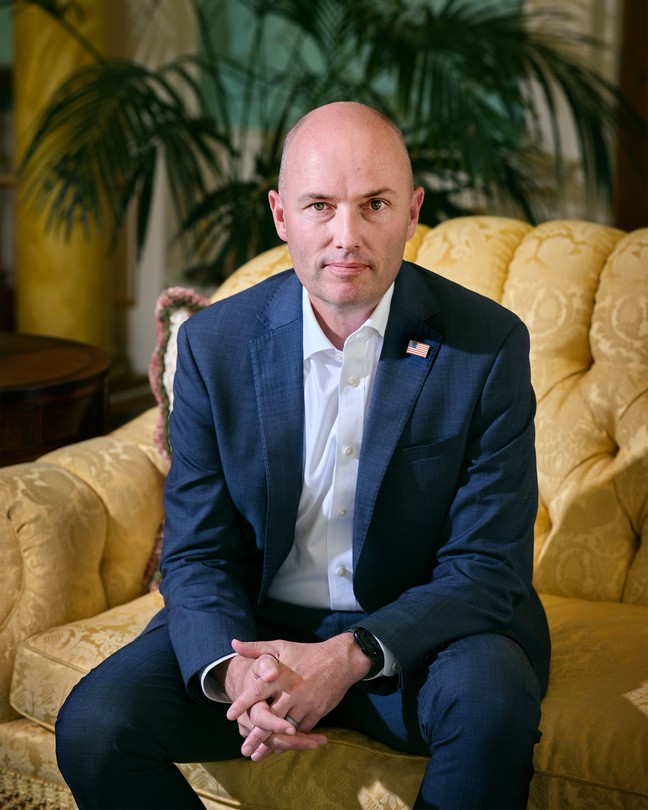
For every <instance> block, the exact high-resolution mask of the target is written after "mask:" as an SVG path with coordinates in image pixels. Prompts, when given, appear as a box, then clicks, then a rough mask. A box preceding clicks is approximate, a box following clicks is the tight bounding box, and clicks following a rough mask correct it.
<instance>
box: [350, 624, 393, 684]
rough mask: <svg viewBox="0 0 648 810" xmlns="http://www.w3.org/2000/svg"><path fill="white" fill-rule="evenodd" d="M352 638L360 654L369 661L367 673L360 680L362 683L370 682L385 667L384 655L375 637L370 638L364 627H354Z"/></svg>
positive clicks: (370, 635)
mask: <svg viewBox="0 0 648 810" xmlns="http://www.w3.org/2000/svg"><path fill="white" fill-rule="evenodd" d="M353 638H354V639H355V642H356V644H357V645H358V647H360V649H361V650H362V652H363V653H364V654H365V655H366V656H367V658H368V659H369V660H370V661H371V667H370V668H369V672H368V674H367V675H366V676H365V677H364V678H363V679H362V680H363V681H370V680H372V678H375V677H376V675H378V674H380V673H381V672H382V670H383V667H384V666H385V654H384V653H383V650H382V647H381V646H380V644H379V643H378V641H377V640H376V638H375V636H372V634H371V633H370V632H369V631H368V630H366V629H365V628H364V627H354V628H353Z"/></svg>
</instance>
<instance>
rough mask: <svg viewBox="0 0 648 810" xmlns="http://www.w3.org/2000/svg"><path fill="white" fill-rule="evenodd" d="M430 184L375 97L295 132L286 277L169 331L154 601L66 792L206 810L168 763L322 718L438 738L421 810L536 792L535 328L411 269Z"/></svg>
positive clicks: (543, 681) (89, 702)
mask: <svg viewBox="0 0 648 810" xmlns="http://www.w3.org/2000/svg"><path fill="white" fill-rule="evenodd" d="M422 202H423V190H422V189H421V188H415V187H414V184H413V178H412V169H411V164H410V160H409V157H408V154H407V149H406V147H405V144H404V141H403V137H402V135H401V133H400V131H399V130H398V128H397V127H396V126H395V125H394V124H393V123H392V122H391V121H389V120H387V119H386V118H385V117H384V116H382V115H381V114H380V113H378V112H377V111H375V110H372V109H370V108H368V107H365V106H362V105H360V104H355V103H351V102H340V103H335V104H330V105H327V106H325V107H321V108H318V109H316V110H314V111H312V112H311V113H309V114H308V115H307V116H305V117H304V118H303V119H301V121H299V122H298V123H297V124H296V125H295V127H293V129H292V130H291V132H290V133H289V134H288V136H287V138H286V142H285V146H284V154H283V159H282V166H281V173H280V178H279V185H278V190H277V191H271V192H270V195H269V203H270V207H271V209H272V214H273V217H274V222H275V226H276V229H277V233H278V234H279V236H280V237H281V238H282V239H284V240H285V241H286V242H287V243H288V246H289V249H290V255H291V260H292V263H293V265H294V269H293V270H290V271H287V272H285V273H281V274H279V275H276V276H273V277H272V278H270V279H268V280H266V281H264V282H263V283H261V284H258V285H256V286H255V287H254V288H252V289H250V290H247V291H245V292H242V293H240V294H238V295H235V296H233V297H231V298H228V299H226V300H224V301H221V302H219V303H217V304H214V305H213V306H211V307H209V308H207V309H206V310H204V311H203V312H201V313H198V314H196V315H195V316H193V317H192V318H191V319H190V320H189V321H188V322H187V323H186V324H185V325H184V326H183V327H182V329H181V331H180V334H179V337H178V370H177V373H176V378H175V385H174V409H173V414H172V417H171V444H172V463H171V469H170V472H169V476H168V479H167V484H166V489H165V515H166V518H165V521H166V522H165V540H164V550H163V559H162V574H163V580H162V592H163V595H164V600H165V607H164V609H163V610H162V612H161V613H160V614H158V616H156V617H155V619H154V620H153V621H152V622H151V624H150V625H149V627H148V628H147V630H146V631H145V632H144V633H143V634H142V635H141V636H140V637H139V638H138V639H136V640H135V641H134V642H133V643H132V644H130V645H128V646H127V647H125V648H124V649H122V650H120V651H119V652H118V653H116V654H115V655H113V656H111V657H110V658H109V659H108V660H107V661H105V662H104V663H103V664H102V665H100V666H99V667H98V668H97V669H96V670H94V671H93V672H92V673H90V675H89V676H87V677H86V678H85V679H84V680H83V681H81V683H80V684H79V685H78V686H77V687H76V689H75V690H74V691H73V692H72V694H71V696H70V698H69V699H68V701H67V702H66V704H65V706H64V707H63V709H62V710H61V713H60V716H59V720H58V723H57V728H56V732H57V754H58V760H59V765H60V768H61V771H62V773H63V775H64V777H65V778H66V780H67V782H68V784H69V785H70V787H71V789H72V792H73V794H74V797H75V799H76V801H77V803H78V805H79V807H81V808H100V807H106V808H122V807H124V808H126V807H128V808H144V807H154V808H157V809H158V810H159V809H160V808H181V807H182V808H193V807H202V804H201V802H200V800H199V799H198V797H197V796H196V795H195V793H194V792H193V791H192V789H191V787H190V786H189V785H188V783H187V782H186V781H185V779H184V778H183V776H182V775H181V774H180V772H179V771H178V770H177V768H176V767H175V765H174V764H173V763H174V762H199V761H215V760H220V759H227V758H232V757H235V756H241V755H242V756H246V757H250V758H251V759H252V760H255V761H257V760H261V759H264V758H266V757H269V756H272V755H273V754H275V753H279V752H282V751H287V750H297V751H307V750H309V749H313V748H316V747H318V746H321V745H326V742H327V741H326V737H325V736H323V735H322V734H320V733H319V732H318V727H320V726H322V725H328V726H336V725H337V726H343V727H348V728H352V729H356V730H358V731H361V732H364V733H365V734H368V735H370V736H372V737H374V738H375V739H377V740H380V741H382V742H384V743H386V744H388V745H391V746H392V747H394V748H397V749H400V750H402V751H406V752H411V753H416V754H421V755H426V756H429V757H430V759H429V764H428V767H427V770H426V773H425V776H424V779H423V782H422V784H421V787H420V791H419V794H418V797H417V799H416V803H415V807H417V808H431V807H434V808H447V809H448V810H450V808H452V809H453V810H456V808H471V810H475V808H497V810H503V809H504V808H522V807H524V806H525V805H526V801H527V795H528V787H529V782H530V779H531V777H532V774H533V765H532V758H533V747H534V744H535V743H536V742H537V740H538V739H539V732H538V724H539V717H540V700H541V697H542V695H543V693H544V690H545V689H546V685H547V678H548V667H549V638H548V631H547V625H546V620H545V616H544V613H543V610H542V607H541V604H540V602H539V600H538V597H537V595H536V594H535V592H534V590H533V588H532V586H531V574H532V543H533V524H534V520H535V514H536V507H537V484H536V471H535V456H534V433H533V418H534V410H535V400H534V396H533V391H532V388H531V384H530V379H529V362H528V334H527V331H526V329H525V327H524V325H523V324H522V323H521V322H520V320H519V319H518V318H517V317H516V316H515V315H513V314H512V313H511V312H509V311H507V310H505V309H503V308H502V307H500V306H498V305H497V304H495V303H494V302H492V301H489V300H487V299H485V298H483V297H481V296H478V295H476V294H474V293H471V292H469V291H467V290H465V289H464V288H462V287H460V286H458V285H456V284H454V283H452V282H449V281H447V280H444V279H442V278H441V277H439V276H436V275H435V274H433V273H430V272H429V271H427V270H424V269H422V268H419V267H417V266H415V265H412V264H409V263H407V262H403V260H402V256H403V251H404V246H405V243H406V241H407V240H408V239H409V238H410V237H411V236H412V234H413V233H414V230H415V228H416V225H417V222H418V216H419V211H420V208H421V204H422ZM313 778H317V776H316V774H314V775H313ZM354 803H355V799H354V798H353V797H349V808H351V807H353V806H355V804H354Z"/></svg>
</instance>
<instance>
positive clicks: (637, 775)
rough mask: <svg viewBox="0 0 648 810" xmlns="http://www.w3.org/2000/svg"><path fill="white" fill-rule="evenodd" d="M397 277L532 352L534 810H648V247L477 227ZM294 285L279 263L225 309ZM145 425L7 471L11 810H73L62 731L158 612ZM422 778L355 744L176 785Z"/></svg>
mask: <svg viewBox="0 0 648 810" xmlns="http://www.w3.org/2000/svg"><path fill="white" fill-rule="evenodd" d="M406 258H408V259H411V260H414V261H417V262H418V263H419V264H422V265H424V266H426V267H429V268H434V270H435V271H436V272H438V273H441V274H442V275H445V276H448V277H451V278H453V279H456V280H458V281H459V282H461V283H463V284H465V285H466V286H468V287H471V288H473V289H475V290H478V291H479V292H481V293H483V294H485V295H488V296H490V297H492V298H495V299H497V300H498V301H501V302H502V303H503V304H505V305H506V306H508V307H509V308H511V309H513V310H515V311H516V312H517V313H518V314H519V315H520V316H521V317H522V318H523V319H524V321H525V322H526V323H527V325H528V327H529V330H530V333H531V346H532V349H531V350H532V369H533V380H534V385H535V389H536V393H537V397H538V415H537V448H538V472H539V481H540V496H541V503H540V509H539V513H538V518H537V523H536V569H535V581H536V585H537V587H538V590H539V591H540V592H541V594H542V599H543V601H544V604H545V606H546V609H547V614H548V618H549V623H550V626H551V633H552V640H553V660H552V668H551V681H550V686H549V691H548V694H547V696H546V698H545V700H544V702H543V718H542V731H543V738H542V741H541V743H540V744H539V745H538V747H537V749H536V755H535V765H536V775H535V777H534V779H533V782H532V786H531V795H530V801H529V807H531V808H535V809H537V810H547V809H548V808H551V809H552V810H553V809H554V808H555V809H556V810H558V809H560V810H564V809H565V808H574V810H581V808H588V809H589V810H596V808H606V810H609V809H610V808H632V809H633V810H638V809H639V808H646V807H648V229H644V230H640V231H635V232H633V233H631V234H624V233H622V232H620V231H618V230H614V229H612V228H608V227H603V226H599V225H595V224H592V223H586V222H577V221H556V222H549V223H545V224H543V225H541V226H539V227H531V226H529V225H528V224H525V223H522V222H518V221H516V220H510V219H500V218H494V217H468V218H462V219H456V220H453V221H450V222H446V223H444V224H443V225H440V226H438V227H436V228H434V229H428V228H425V227H419V229H418V231H417V233H416V234H415V236H414V237H413V239H412V240H411V241H410V243H408V246H407V253H406ZM289 265H290V259H289V257H288V253H287V250H286V249H285V248H283V247H280V248H277V249H275V250H272V251H269V252H268V253H266V254H263V255H262V256H259V257H257V258H256V259H255V260H253V261H252V262H250V263H249V264H248V265H246V266H245V267H244V268H242V269H241V270H239V271H238V273H236V274H234V276H232V277H231V278H230V279H229V280H228V281H227V282H226V283H225V284H224V285H223V286H222V287H221V288H220V289H219V290H218V293H217V295H216V296H215V298H219V297H223V296H225V295H229V294H231V293H232V292H234V291H236V290H238V289H241V288H243V287H245V286H248V285H249V284H252V283H254V282H256V281H258V280H259V279H261V278H263V277H266V276H267V275H269V274H271V273H274V272H277V271H279V270H281V269H283V268H285V267H287V266H289ZM156 419H157V414H156V411H155V410H151V411H149V412H147V413H146V414H144V415H142V416H140V417H138V418H137V419H135V420H134V421H132V422H131V423H129V424H127V425H125V426H124V427H122V428H119V429H118V430H116V431H115V432H113V433H111V434H110V435H109V436H105V437H101V438H97V439H92V440H90V441H86V442H82V443H80V444H77V445H73V446H69V447H64V448H62V449H60V450H56V451H55V452H52V453H49V454H48V455H46V456H44V457H42V458H41V459H39V460H38V461H36V462H33V463H30V464H22V465H16V466H13V467H6V468H4V469H2V470H0V532H1V534H0V806H1V807H3V808H19V807H20V808H36V807H38V808H41V807H49V808H57V810H58V809H59V808H66V807H73V806H74V804H73V802H72V799H71V797H70V795H69V793H68V792H67V789H66V788H65V786H64V784H63V782H62V780H61V777H60V775H59V773H58V770H57V768H56V761H55V755H54V735H53V733H52V729H53V725H54V721H55V718H56V714H57V711H58V709H59V707H60V706H61V703H62V701H63V700H64V698H65V696H66V695H67V693H68V692H69V690H70V689H71V688H72V686H73V685H74V683H76V682H77V681H78V679H79V678H80V677H81V676H82V675H83V673H85V672H86V671H87V670H88V669H89V668H90V667H92V666H93V665H95V664H96V663H97V662H99V661H100V660H101V659H102V658H103V657H104V656H106V655H108V654H109V653H110V652H111V651H112V650H115V649H116V648H118V647H119V646H120V645H122V644H124V643H125V642H126V641H127V640H129V639H130V638H132V637H133V636H134V635H135V634H136V633H137V632H138V631H139V630H140V629H141V628H142V627H143V626H144V625H145V624H146V622H147V620H148V619H149V617H150V616H151V615H152V614H153V613H154V611H155V610H156V609H157V608H158V607H159V605H160V596H159V594H158V593H156V592H152V593H146V594H145V595H144V596H142V595H141V594H142V591H143V585H142V583H143V577H144V571H145V569H146V566H147V561H148V559H149V555H150V553H151V549H152V547H153V545H154V542H155V538H156V534H157V532H158V528H159V525H160V521H161V519H162V488H163V483H164V476H165V472H166V469H167V467H166V460H165V458H164V456H163V455H161V454H160V453H159V452H158V450H157V449H156V446H155V444H154V441H153V433H154V427H155V424H156ZM424 767H425V760H424V759H422V758H420V757H413V756H406V755H402V754H399V753H397V752H395V751H390V750H388V749H386V748H385V747H384V746H381V745H377V744H375V743H373V742H371V741H369V740H367V739H366V738H363V737H362V736H361V735H359V734H354V733H350V732H348V731H344V732H343V731H339V730H334V731H332V732H331V733H330V743H329V745H328V746H326V747H325V748H323V749H320V750H318V751H315V752H309V753H306V754H300V755H293V754H285V755H283V756H281V757H273V758H270V759H269V760H267V761H264V762H262V763H256V764H255V763H251V762H248V761H243V760H241V761H238V760H237V761H233V762H228V763H222V764H217V763H216V764H203V765H200V764H196V765H192V766H190V767H185V766H183V770H185V771H186V773H187V775H188V777H189V779H190V780H191V781H192V783H193V784H194V786H195V787H196V789H197V791H198V792H199V794H200V796H201V797H202V798H203V801H204V802H205V804H206V805H207V806H208V807H210V808H221V809H222V808H248V810H264V809H268V810H269V809H270V808H275V809H277V808H281V809H282V810H288V809H289V808H290V809H292V810H303V809H304V808H306V807H308V808H312V809H313V810H324V808H326V809H327V810H329V809H332V808H342V809H343V810H353V809H354V808H364V809H365V810H378V808H385V809H387V808H389V810H397V808H408V807H410V806H411V803H412V801H413V798H414V796H415V795H416V792H417V784H418V780H419V779H420V776H421V774H422V771H423V769H424Z"/></svg>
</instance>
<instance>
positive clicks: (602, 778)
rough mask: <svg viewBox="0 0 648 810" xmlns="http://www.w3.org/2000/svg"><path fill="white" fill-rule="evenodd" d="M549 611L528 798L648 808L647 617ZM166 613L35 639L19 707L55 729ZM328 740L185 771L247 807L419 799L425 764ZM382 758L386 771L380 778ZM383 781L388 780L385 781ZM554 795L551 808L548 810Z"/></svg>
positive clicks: (24, 649)
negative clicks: (84, 689)
mask: <svg viewBox="0 0 648 810" xmlns="http://www.w3.org/2000/svg"><path fill="white" fill-rule="evenodd" d="M543 601H544V604H545V607H546V609H547V615H548V618H549V625H550V628H551V634H552V639H553V659H552V669H551V678H550V684H549V691H548V693H547V696H546V698H545V700H544V702H543V706H542V711H543V719H542V724H541V729H542V731H543V739H542V742H541V743H540V745H539V746H538V747H537V749H536V755H535V765H536V777H535V780H534V786H533V787H532V791H535V793H536V798H538V797H539V798H538V801H537V802H532V804H531V806H534V804H535V805H537V806H552V807H553V806H555V807H562V806H570V807H580V806H585V804H586V801H585V799H587V798H588V797H590V798H591V796H592V793H591V791H592V790H594V789H595V791H596V795H597V796H598V797H599V798H600V799H601V806H606V807H624V806H625V807H628V806H632V804H628V803H627V802H625V799H624V798H623V797H624V796H625V797H626V798H627V795H628V793H630V794H631V795H636V796H637V797H638V803H639V801H644V800H648V761H647V760H646V756H645V752H646V750H648V668H647V667H646V654H645V652H646V649H648V621H647V611H646V608H645V607H643V606H639V605H627V604H616V603H615V604H609V603H602V602H587V601H584V600H578V599H569V598H564V597H558V596H546V595H545V596H543ZM161 604H162V599H161V596H160V595H159V593H151V594H147V595H146V596H143V597H141V598H140V599H137V600H136V601H134V602H131V603H130V604H127V605H122V606H120V607H117V608H113V609H112V610H109V611H107V612H105V613H103V614H101V615H100V616H95V617H94V618H91V619H84V620H82V621H78V622H73V623H71V624H68V625H65V626H63V627H56V628H52V629H50V630H46V631H44V632H42V633H38V634H36V635H34V636H32V637H31V638H29V639H27V640H26V641H25V642H23V644H22V645H21V647H20V649H19V652H18V656H17V659H16V668H15V674H14V681H13V685H12V691H11V702H12V705H13V706H14V708H15V709H16V710H17V711H19V712H20V713H21V714H22V715H23V716H25V717H27V718H30V719H31V720H32V721H35V722H36V723H38V724H40V725H41V726H43V727H45V728H48V729H52V728H53V726H54V722H55V719H56V715H57V713H58V711H59V708H60V707H61V705H62V704H63V701H64V700H65V698H66V697H67V695H68V693H69V692H70V690H71V689H72V687H73V686H74V684H75V683H76V682H77V681H78V680H79V679H80V678H81V677H82V676H83V675H84V674H85V673H86V672H88V671H89V669H90V668H92V667H93V666H95V665H96V664H98V663H99V662H100V661H101V660H103V659H104V658H105V657H106V656H107V655H109V654H110V653H111V652H113V651H114V650H116V649H118V648H119V647H121V646H123V645H124V644H126V643H127V642H128V641H130V640H131V639H132V638H134V637H135V635H137V633H139V632H140V631H141V630H142V629H143V628H144V627H145V626H146V624H147V622H148V620H149V619H150V618H151V616H152V615H153V614H154V613H155V611H157V610H158V609H159V607H160V606H161ZM330 740H331V742H330V743H329V746H327V747H326V748H324V749H321V750H320V751H319V752H317V751H316V752H309V753H308V755H307V756H306V757H304V756H300V755H293V754H285V755H283V756H282V757H280V758H277V760H276V761H275V759H274V758H273V759H272V760H268V763H270V764H266V765H263V767H261V768H260V767H259V763H246V762H243V763H242V762H239V761H238V760H237V761H234V762H230V763H219V764H207V765H205V766H204V767H203V766H187V772H188V773H191V775H192V776H191V779H192V783H193V784H195V785H200V786H202V788H201V789H202V790H203V791H204V795H206V796H211V797H213V798H217V797H220V798H222V797H225V796H235V797H241V796H244V797H245V801H246V802H248V804H247V806H258V805H255V801H257V800H260V796H259V795H257V792H258V791H259V790H263V791H264V797H265V804H264V806H266V807H268V808H281V807H283V806H284V805H282V795H283V794H282V791H285V790H286V789H287V787H288V785H290V792H291V794H290V795H291V796H294V795H295V791H297V792H298V791H299V790H302V798H303V801H304V804H303V805H302V806H309V805H310V806H313V807H327V806H330V807H336V806H344V805H343V804H341V805H339V804H336V800H335V797H336V796H338V797H339V795H343V791H344V790H346V789H348V788H349V785H353V786H354V789H356V783H358V784H360V783H361V784H363V785H372V784H373V783H374V781H376V785H374V788H375V789H376V790H378V792H379V791H380V790H382V791H383V793H385V794H387V792H388V791H391V790H393V791H394V792H395V793H396V794H397V795H398V796H400V797H401V799H402V801H404V802H408V801H411V800H412V799H413V797H414V795H415V794H416V789H415V787H416V784H418V782H417V780H418V779H420V777H421V775H422V773H423V769H424V767H425V760H424V759H422V758H420V757H408V756H407V755H404V754H399V753H397V752H394V751H390V750H389V749H387V748H385V747H384V746H381V745H379V744H378V743H374V742H372V741H370V740H367V739H366V738H365V737H363V736H362V735H358V734H354V733H352V732H346V731H342V730H338V729H335V730H334V731H332V732H331V737H330ZM331 743H334V745H332V744H331ZM352 752H353V753H352ZM351 754H352V755H351ZM377 757H379V758H382V759H383V764H382V766H381V765H380V764H379V763H378V764H376V765H375V767H374V764H373V763H375V762H376V758H377ZM385 757H387V758H389V757H391V758H393V759H394V761H396V760H398V763H399V764H398V766H397V767H396V766H394V767H393V768H392V767H389V768H385V767H384V765H385V761H384V758H385ZM320 760H321V761H320ZM350 763H353V766H352V767H351V765H350ZM312 767H317V768H318V769H320V768H321V773H322V774H324V776H320V777H318V780H317V784H316V785H315V784H313V783H312V781H309V778H308V775H309V770H310V769H311V768H312ZM269 768H272V769H273V771H272V778H269V779H268V782H267V783H266V780H264V779H263V778H261V779H258V778H255V779H252V769H254V774H255V776H257V777H258V776H259V774H260V772H261V771H264V772H266V770H267V769H269ZM216 774H218V779H217V780H216ZM278 774H280V775H281V778H279V776H278ZM379 774H383V776H382V777H381V778H382V780H383V781H380V778H379ZM385 774H387V776H386V775H385ZM392 776H393V781H392ZM385 780H387V781H385ZM388 783H389V784H388ZM255 791H257V792H255ZM539 791H540V793H538V792H539ZM372 795H373V794H372ZM547 796H550V797H551V802H549V803H547V801H546V799H547ZM639 797H641V798H639ZM399 801H400V799H399ZM233 806H237V805H236V804H234V805H233ZM244 806H245V805H244ZM359 806H373V805H371V804H366V803H365V804H360V805H359ZM375 806H378V807H380V806H382V805H381V804H376V805H375ZM385 806H392V805H389V804H387V805H385ZM393 806H394V807H399V806H401V805H399V804H395V805H393ZM404 806H407V805H404Z"/></svg>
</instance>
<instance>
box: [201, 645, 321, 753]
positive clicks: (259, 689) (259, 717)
mask: <svg viewBox="0 0 648 810" xmlns="http://www.w3.org/2000/svg"><path fill="white" fill-rule="evenodd" d="M280 672H281V665H280V664H279V662H278V661H277V659H276V658H274V657H273V656H271V655H259V656H258V657H257V658H242V657H238V656H237V657H234V658H231V659H229V660H227V661H224V662H223V663H222V664H221V665H220V666H219V667H217V668H216V671H215V673H214V674H215V675H216V677H217V679H218V680H219V681H220V683H221V685H222V687H223V689H224V690H225V692H226V694H227V695H228V697H230V698H231V699H234V698H235V697H236V695H239V694H246V695H248V696H250V697H251V702H250V705H249V708H248V710H246V711H245V712H243V713H242V714H240V715H239V716H238V717H236V718H230V719H236V720H237V721H238V726H239V732H240V734H241V736H242V737H244V738H245V741H244V743H243V746H242V748H241V753H242V754H243V755H244V756H249V757H251V759H253V760H255V761H256V760H260V759H264V758H265V757H266V756H268V755H269V754H271V753H275V752H276V753H281V752H282V751H288V750H299V751H303V750H310V749H313V748H317V747H318V746H319V745H324V744H325V743H326V742H327V740H326V737H324V736H323V735H321V734H304V733H301V732H297V731H296V729H295V727H294V725H293V724H292V723H290V722H289V721H287V720H285V719H284V717H283V716H279V715H277V714H275V713H274V712H273V711H272V710H271V709H270V707H269V705H268V703H267V702H266V698H265V697H263V696H264V695H266V694H267V690H268V685H269V684H272V683H273V682H274V681H275V680H276V679H277V678H278V676H279V674H280ZM255 695H256V698H254V696H255ZM228 716H229V713H228ZM252 718H254V720H253V719H252Z"/></svg>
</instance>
